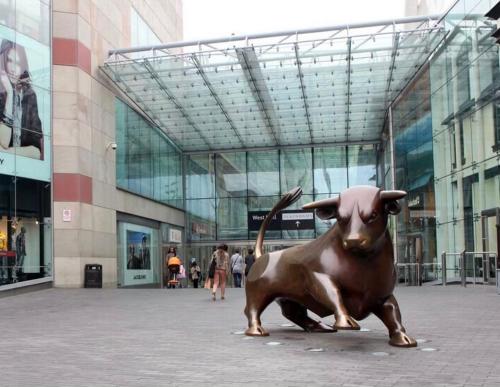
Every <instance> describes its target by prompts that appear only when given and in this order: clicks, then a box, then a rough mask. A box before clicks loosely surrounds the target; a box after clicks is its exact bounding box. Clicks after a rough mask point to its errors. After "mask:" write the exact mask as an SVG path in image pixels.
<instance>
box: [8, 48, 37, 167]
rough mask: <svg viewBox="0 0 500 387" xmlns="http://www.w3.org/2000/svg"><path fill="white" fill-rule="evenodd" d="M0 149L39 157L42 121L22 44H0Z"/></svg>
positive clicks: (19, 154)
mask: <svg viewBox="0 0 500 387" xmlns="http://www.w3.org/2000/svg"><path fill="white" fill-rule="evenodd" d="M0 151H1V152H7V153H15V154H16V155H17V156H25V157H30V158H34V159H39V160H41V159H43V133H42V123H41V120H40V117H39V114H38V102H37V96H36V93H35V91H34V89H33V88H32V86H31V76H30V71H29V65H28V59H27V56H26V51H25V49H24V47H23V46H21V45H19V44H17V43H14V42H12V41H10V40H8V39H3V40H2V42H1V44H0Z"/></svg>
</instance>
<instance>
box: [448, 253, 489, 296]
mask: <svg viewBox="0 0 500 387" xmlns="http://www.w3.org/2000/svg"><path fill="white" fill-rule="evenodd" d="M449 256H453V257H459V260H458V265H457V262H456V259H455V267H454V268H448V266H447V257H449ZM468 257H471V259H469V260H471V261H472V268H470V269H468V267H467V261H468V259H467V258H468ZM492 258H493V259H494V262H495V263H494V269H493V270H492V274H493V275H492V276H490V275H489V274H490V263H491V259H492ZM478 259H479V262H480V264H479V265H477V264H476V263H477V262H478ZM497 268H498V256H497V253H496V252H493V251H462V252H461V253H447V252H445V251H443V252H442V253H441V272H442V285H443V286H446V285H447V283H448V272H449V271H454V272H457V271H458V272H459V278H460V284H461V285H462V286H463V287H466V286H467V278H468V276H467V274H468V271H471V270H472V284H473V285H476V283H477V272H478V269H479V272H480V273H481V274H482V277H483V280H482V282H481V283H483V284H484V283H488V280H489V278H493V276H496V275H495V270H496V269H497ZM469 277H470V276H469Z"/></svg>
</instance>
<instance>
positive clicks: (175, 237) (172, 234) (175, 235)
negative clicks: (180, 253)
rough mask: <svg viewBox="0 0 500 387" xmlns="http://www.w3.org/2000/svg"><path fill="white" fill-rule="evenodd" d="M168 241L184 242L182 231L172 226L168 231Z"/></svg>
mask: <svg viewBox="0 0 500 387" xmlns="http://www.w3.org/2000/svg"><path fill="white" fill-rule="evenodd" d="M168 241H169V242H172V243H182V232H181V231H180V230H176V229H175V228H171V229H170V230H169V232H168Z"/></svg>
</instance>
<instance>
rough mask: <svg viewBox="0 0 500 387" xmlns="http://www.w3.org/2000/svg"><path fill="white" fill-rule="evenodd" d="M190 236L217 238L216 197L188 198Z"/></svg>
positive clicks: (198, 238)
mask: <svg viewBox="0 0 500 387" xmlns="http://www.w3.org/2000/svg"><path fill="white" fill-rule="evenodd" d="M186 216H187V225H188V238H189V240H191V241H201V240H215V239H216V234H215V199H192V200H186Z"/></svg>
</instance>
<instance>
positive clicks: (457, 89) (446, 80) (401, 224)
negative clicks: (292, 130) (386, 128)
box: [385, 0, 500, 280]
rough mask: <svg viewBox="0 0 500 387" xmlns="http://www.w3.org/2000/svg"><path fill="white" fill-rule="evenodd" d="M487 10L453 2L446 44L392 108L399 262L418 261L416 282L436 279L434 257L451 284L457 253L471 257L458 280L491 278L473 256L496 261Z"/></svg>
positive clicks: (495, 145) (499, 161)
mask: <svg viewBox="0 0 500 387" xmlns="http://www.w3.org/2000/svg"><path fill="white" fill-rule="evenodd" d="M492 5H493V4H492V2H491V1H480V0H476V1H459V2H458V3H457V4H456V5H455V6H454V7H453V8H452V9H451V11H450V12H449V13H448V14H447V15H446V17H445V19H444V23H445V26H446V29H447V30H448V31H449V34H448V37H447V39H446V40H445V41H444V43H443V44H442V45H441V46H440V47H439V48H438V49H437V50H436V52H435V53H434V55H433V57H432V59H431V61H430V64H429V66H428V67H426V68H425V69H424V70H423V71H421V73H420V74H419V75H418V77H417V80H416V81H414V82H413V83H412V84H411V85H410V86H409V87H408V88H407V89H406V90H405V92H404V93H403V94H402V96H401V97H400V98H399V99H398V101H397V102H396V103H395V104H394V105H393V108H392V112H393V116H392V122H393V135H394V151H395V176H396V182H395V186H396V188H398V189H405V190H407V191H408V192H409V195H408V197H407V198H406V203H405V206H404V208H403V212H402V215H401V216H399V217H398V220H399V221H398V228H397V229H398V238H397V240H398V258H399V261H400V262H403V263H404V262H407V263H415V262H418V261H419V260H420V262H421V263H423V264H424V276H423V279H424V280H432V279H434V278H436V277H437V276H438V272H437V265H435V264H436V263H438V262H440V255H441V253H442V252H446V253H449V256H448V258H447V266H448V273H447V275H448V277H453V276H457V275H458V266H459V262H458V256H457V255H453V254H457V253H460V252H462V251H467V252H470V254H468V255H467V263H466V264H467V268H468V272H467V276H472V273H473V272H474V271H475V273H476V275H477V276H481V277H484V275H485V273H483V271H489V276H490V277H492V276H493V275H494V271H493V265H494V263H493V262H494V259H493V256H491V257H488V262H487V263H486V265H489V266H490V267H489V269H487V268H486V267H487V266H485V269H484V270H483V264H482V263H481V259H477V258H481V256H479V257H478V256H477V255H476V257H475V258H474V256H475V254H474V253H473V252H498V246H497V240H498V239H497V238H498V237H497V233H498V232H499V231H498V230H497V229H496V220H495V214H496V213H497V211H498V210H497V209H498V208H499V207H500V153H499V150H500V148H499V129H498V128H499V125H498V98H499V96H498V92H497V90H498V89H499V87H500V72H499V52H498V45H496V44H495V39H494V38H492V37H491V34H492V32H493V31H494V30H495V29H496V28H497V27H496V23H494V22H490V21H487V20H486V19H485V17H484V16H483V15H484V14H485V13H486V12H487V11H489V9H490V8H491V7H492ZM389 156H390V155H389V152H386V155H385V158H386V160H387V161H388V160H390V157H389ZM389 172H390V171H389V170H387V169H386V176H385V177H386V179H385V181H386V184H387V185H388V186H390V185H391V184H392V181H391V178H390V173H389ZM474 266H475V270H474ZM486 274H488V273H486ZM486 277H487V275H486ZM486 277H484V278H486Z"/></svg>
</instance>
